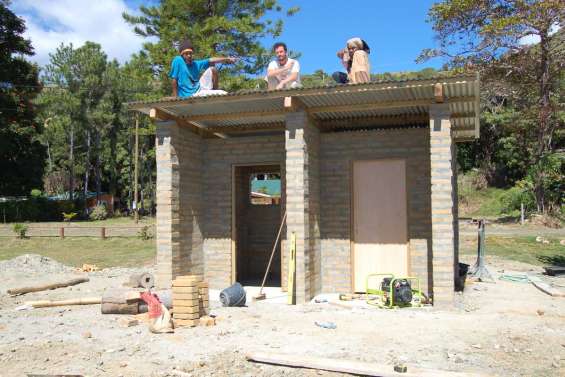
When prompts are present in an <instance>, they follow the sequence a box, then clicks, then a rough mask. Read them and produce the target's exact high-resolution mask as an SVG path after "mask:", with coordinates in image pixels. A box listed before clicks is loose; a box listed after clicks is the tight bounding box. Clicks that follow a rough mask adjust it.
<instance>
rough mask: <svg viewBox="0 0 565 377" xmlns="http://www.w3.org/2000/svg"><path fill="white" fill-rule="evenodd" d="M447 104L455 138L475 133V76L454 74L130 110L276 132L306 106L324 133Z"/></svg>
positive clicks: (408, 117) (405, 117)
mask: <svg viewBox="0 0 565 377" xmlns="http://www.w3.org/2000/svg"><path fill="white" fill-rule="evenodd" d="M438 103H444V104H447V105H449V110H450V113H451V122H452V129H453V135H454V139H455V140H456V141H467V140H473V139H475V138H478V136H479V113H480V102H479V79H478V77H476V76H454V77H442V78H433V79H426V80H405V81H387V82H371V83H366V84H357V85H335V86H330V87H317V88H301V89H289V90H274V91H239V92H236V93H232V94H226V95H214V96H207V97H191V98H186V99H180V98H163V99H161V100H159V101H145V102H132V103H129V104H128V107H129V109H130V110H133V111H138V112H141V113H144V114H147V115H150V116H151V117H153V118H154V119H156V120H175V121H177V122H178V123H180V124H182V125H185V126H187V127H190V128H192V129H193V130H195V131H197V132H199V133H203V134H208V135H210V134H217V135H234V134H241V133H244V134H245V133H258V132H272V131H280V130H284V128H285V117H286V115H287V114H288V113H289V112H291V111H305V112H307V113H308V115H309V118H310V120H311V122H312V123H313V124H315V125H316V126H318V127H319V128H320V129H321V130H322V131H323V132H325V131H330V132H331V131H333V130H344V129H368V128H376V127H378V128H386V127H402V126H415V125H427V124H428V123H429V110H430V107H431V106H433V105H436V104H438Z"/></svg>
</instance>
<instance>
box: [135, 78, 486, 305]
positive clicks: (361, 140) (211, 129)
mask: <svg viewBox="0 0 565 377" xmlns="http://www.w3.org/2000/svg"><path fill="white" fill-rule="evenodd" d="M130 108H131V109H133V110H135V111H140V112H142V113H145V114H149V115H151V117H153V118H154V119H155V121H156V125H157V131H156V132H157V135H156V149H157V237H156V238H157V284H158V285H159V286H162V287H166V286H170V283H171V279H174V278H175V276H177V275H185V274H193V273H198V274H204V275H205V277H206V279H207V280H208V281H209V282H210V286H211V287H213V288H224V287H227V286H228V285H230V284H231V283H233V282H235V281H240V282H244V283H247V284H257V282H258V279H260V278H261V277H262V275H263V273H264V271H265V268H266V265H267V261H268V258H269V255H270V252H271V247H272V243H273V241H274V240H275V236H276V232H277V230H278V228H279V225H280V223H281V221H282V220H283V218H284V215H285V214H286V219H285V222H284V224H283V233H282V243H281V244H280V245H279V247H278V249H277V251H276V254H275V259H274V263H273V267H272V268H271V271H270V274H269V280H268V283H269V284H270V285H281V286H282V287H283V289H284V287H285V286H286V285H285V284H286V269H287V264H288V262H287V258H288V253H289V247H288V245H289V240H290V235H291V234H292V233H294V234H295V236H296V278H295V279H296V299H297V302H304V301H306V300H309V299H310V298H312V297H313V296H314V295H316V294H318V293H320V292H353V291H356V292H359V291H364V289H365V278H366V276H367V274H369V273H375V272H383V273H388V272H390V273H393V274H395V275H396V276H406V275H411V276H416V277H418V278H419V279H420V281H421V283H422V286H423V290H424V292H426V293H427V294H429V295H430V296H432V297H433V299H434V304H435V305H442V304H448V305H449V304H451V303H452V302H453V297H454V293H453V292H454V279H455V277H456V275H457V274H458V268H457V266H458V227H457V181H456V176H457V172H456V160H455V150H456V143H458V142H464V141H469V140H472V139H474V138H477V137H478V134H479V121H478V115H479V80H478V78H477V77H467V76H457V77H442V78H435V79H426V80H409V81H390V82H372V83H367V84H360V85H339V86H333V87H319V88H308V89H291V90H279V91H245V92H237V93H234V94H229V95H223V96H210V97H198V98H189V99H164V100H161V101H154V102H136V103H132V104H130ZM258 175H266V176H274V177H280V198H279V199H278V200H270V199H269V201H267V202H266V203H265V202H261V203H258V202H257V199H255V200H253V195H252V188H251V187H252V184H251V182H252V181H253V180H254V179H256V178H257V176H258Z"/></svg>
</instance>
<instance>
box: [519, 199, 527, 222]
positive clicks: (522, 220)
mask: <svg viewBox="0 0 565 377" xmlns="http://www.w3.org/2000/svg"><path fill="white" fill-rule="evenodd" d="M525 222H526V219H525V214H524V203H520V224H521V225H524V223H525Z"/></svg>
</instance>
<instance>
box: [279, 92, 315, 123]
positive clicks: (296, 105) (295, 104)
mask: <svg viewBox="0 0 565 377" xmlns="http://www.w3.org/2000/svg"><path fill="white" fill-rule="evenodd" d="M284 109H285V110H286V111H288V112H295V111H305V112H306V114H307V116H308V122H309V123H310V124H312V125H313V126H314V127H316V128H317V129H321V126H320V122H319V121H318V120H317V119H315V118H314V117H313V116H312V113H311V112H310V111H309V109H308V106H306V104H305V103H304V102H303V101H302V100H301V99H300V98H299V97H284Z"/></svg>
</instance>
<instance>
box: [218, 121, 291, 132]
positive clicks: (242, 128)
mask: <svg viewBox="0 0 565 377" xmlns="http://www.w3.org/2000/svg"><path fill="white" fill-rule="evenodd" d="M207 129H208V130H209V131H210V132H228V133H230V132H246V131H283V130H284V129H285V124H284V122H276V123H268V124H266V123H253V124H242V125H238V126H229V127H226V126H217V127H214V126H212V127H208V128H207Z"/></svg>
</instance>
